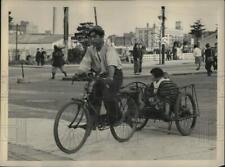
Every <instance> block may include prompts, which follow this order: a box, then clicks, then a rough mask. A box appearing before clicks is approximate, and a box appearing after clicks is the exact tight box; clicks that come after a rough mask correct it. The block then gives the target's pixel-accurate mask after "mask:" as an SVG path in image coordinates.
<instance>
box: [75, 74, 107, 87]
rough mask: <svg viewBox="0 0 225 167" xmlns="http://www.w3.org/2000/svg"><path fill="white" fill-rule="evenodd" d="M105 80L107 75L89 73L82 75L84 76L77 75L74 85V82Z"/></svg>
mask: <svg viewBox="0 0 225 167" xmlns="http://www.w3.org/2000/svg"><path fill="white" fill-rule="evenodd" d="M99 78H101V79H104V78H106V74H98V75H97V74H96V73H95V72H89V73H82V74H75V75H74V76H73V77H72V84H73V83H74V81H93V80H96V79H99Z"/></svg>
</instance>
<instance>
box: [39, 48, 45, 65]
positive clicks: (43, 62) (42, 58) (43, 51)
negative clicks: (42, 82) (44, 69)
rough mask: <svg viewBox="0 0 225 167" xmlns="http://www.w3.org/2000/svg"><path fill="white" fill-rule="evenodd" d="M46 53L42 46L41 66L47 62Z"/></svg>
mask: <svg viewBox="0 0 225 167" xmlns="http://www.w3.org/2000/svg"><path fill="white" fill-rule="evenodd" d="M45 55H46V51H45V50H44V49H43V48H41V55H40V62H41V66H43V65H44V64H45Z"/></svg>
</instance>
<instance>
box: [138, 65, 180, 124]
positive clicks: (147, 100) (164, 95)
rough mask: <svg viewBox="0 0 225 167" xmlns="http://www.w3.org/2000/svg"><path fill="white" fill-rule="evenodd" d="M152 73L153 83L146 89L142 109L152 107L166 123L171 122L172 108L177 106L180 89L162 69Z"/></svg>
mask: <svg viewBox="0 0 225 167" xmlns="http://www.w3.org/2000/svg"><path fill="white" fill-rule="evenodd" d="M150 73H151V74H152V76H153V82H152V83H151V84H150V85H148V86H147V87H146V89H145V90H144V96H142V99H140V100H141V101H142V102H141V103H142V108H144V107H145V106H147V107H150V108H152V109H153V110H154V111H156V112H160V114H161V115H162V119H163V120H164V121H169V120H170V116H169V115H170V109H171V106H173V105H174V104H175V102H176V99H177V96H178V91H179V90H178V87H177V85H176V84H175V83H174V82H173V81H171V80H170V78H169V76H168V74H167V73H166V72H163V70H162V69H161V68H153V69H152V70H151V71H150Z"/></svg>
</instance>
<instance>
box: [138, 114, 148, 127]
mask: <svg viewBox="0 0 225 167" xmlns="http://www.w3.org/2000/svg"><path fill="white" fill-rule="evenodd" d="M147 123H148V118H140V117H139V118H138V122H137V128H136V130H142V129H143V128H144V127H145V126H146V124H147Z"/></svg>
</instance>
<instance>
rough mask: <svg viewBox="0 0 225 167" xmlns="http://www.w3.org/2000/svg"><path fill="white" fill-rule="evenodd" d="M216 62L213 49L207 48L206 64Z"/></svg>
mask: <svg viewBox="0 0 225 167" xmlns="http://www.w3.org/2000/svg"><path fill="white" fill-rule="evenodd" d="M213 60H214V56H213V50H212V49H211V48H207V49H206V50H205V62H206V63H211V62H213Z"/></svg>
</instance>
